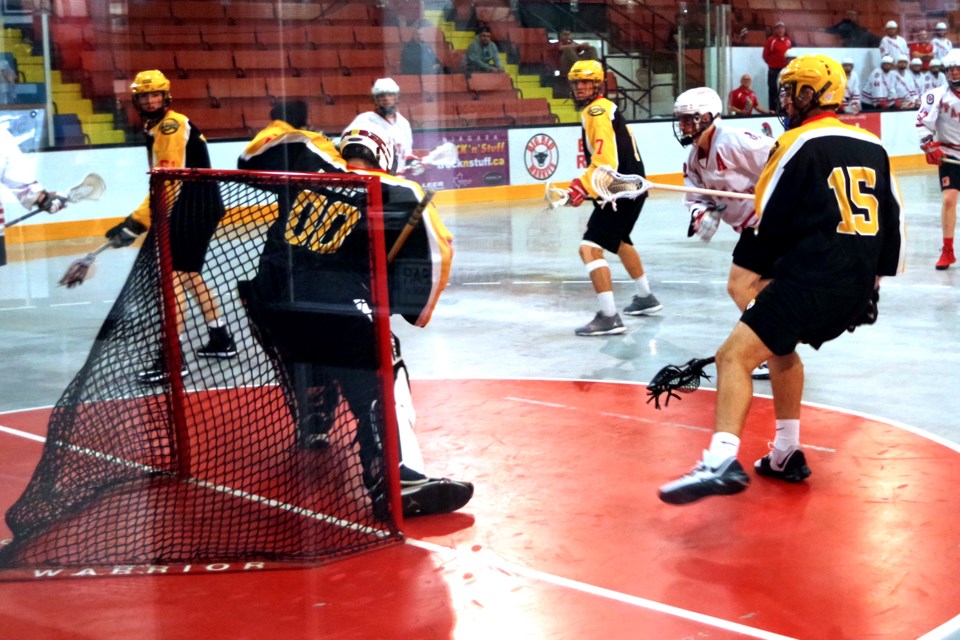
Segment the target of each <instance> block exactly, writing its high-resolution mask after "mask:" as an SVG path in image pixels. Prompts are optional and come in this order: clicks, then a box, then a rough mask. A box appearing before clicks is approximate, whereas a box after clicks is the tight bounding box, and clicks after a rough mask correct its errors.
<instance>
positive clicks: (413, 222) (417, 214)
mask: <svg viewBox="0 0 960 640" xmlns="http://www.w3.org/2000/svg"><path fill="white" fill-rule="evenodd" d="M436 193H437V192H436V191H434V190H432V189H427V190H426V191H425V192H424V194H423V200H421V201H420V204H418V205H417V206H416V208H415V209H414V210H413V213H411V214H410V218H408V219H407V224H406V225H404V227H403V229H402V230H401V231H400V235H399V236H397V239H396V240H395V241H394V242H393V246H392V247H390V251H389V253H387V264H390V263H392V262H393V261H394V260H395V259H396V257H397V254H398V253H400V249H402V248H403V244H404V243H405V242H406V241H407V238H409V237H410V234H411V233H413V230H414V229H416V228H417V225H418V224H420V218H422V217H423V212H424V211H426V209H427V205H428V204H430V201H431V200H433V196H434V195H436Z"/></svg>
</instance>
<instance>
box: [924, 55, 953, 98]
mask: <svg viewBox="0 0 960 640" xmlns="http://www.w3.org/2000/svg"><path fill="white" fill-rule="evenodd" d="M945 84H947V76H946V75H944V73H943V63H942V62H941V61H940V59H939V58H934V59H933V60H931V61H930V68H929V69H928V70H927V71H925V72H924V74H923V92H924V93H926V92H927V91H930V90H932V89H936V88H937V87H942V86H943V85H945Z"/></svg>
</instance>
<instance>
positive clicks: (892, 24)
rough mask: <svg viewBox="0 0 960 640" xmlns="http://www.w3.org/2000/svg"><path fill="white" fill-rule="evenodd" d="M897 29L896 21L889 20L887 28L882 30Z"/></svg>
mask: <svg viewBox="0 0 960 640" xmlns="http://www.w3.org/2000/svg"><path fill="white" fill-rule="evenodd" d="M897 28H899V27H898V25H897V21H896V20H891V21H890V22H888V23H887V26H886V27H884V29H897Z"/></svg>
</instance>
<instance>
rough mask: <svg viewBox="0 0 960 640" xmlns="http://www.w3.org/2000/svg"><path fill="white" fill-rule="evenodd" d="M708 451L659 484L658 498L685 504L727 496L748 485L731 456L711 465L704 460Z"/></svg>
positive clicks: (738, 463)
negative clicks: (689, 468) (678, 475)
mask: <svg viewBox="0 0 960 640" xmlns="http://www.w3.org/2000/svg"><path fill="white" fill-rule="evenodd" d="M708 457H709V456H708V453H707V452H706V451H704V452H703V458H704V460H701V461H700V462H698V463H697V466H695V467H694V468H693V470H692V471H691V472H690V473H688V474H687V475H685V476H683V477H681V478H677V479H676V480H674V481H673V482H668V483H667V484H665V485H663V486H662V487H660V494H659V495H660V499H661V500H663V501H664V502H666V503H667V504H687V503H689V502H693V501H694V500H699V499H700V498H706V497H707V496H729V495H733V494H735V493H740V492H741V491H743V490H744V489H746V488H747V487H748V486H750V476H748V475H747V473H746V471H744V470H743V467H742V466H741V465H740V462H738V461H737V459H736V458H735V457H730V458H727V459H726V460H724V461H723V462H721V463H719V464H718V465H717V466H711V465H710V464H708V463H707V462H705V460H706V459H707V458H708Z"/></svg>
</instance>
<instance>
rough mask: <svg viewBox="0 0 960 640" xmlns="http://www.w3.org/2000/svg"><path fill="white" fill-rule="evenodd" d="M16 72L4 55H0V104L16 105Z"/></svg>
mask: <svg viewBox="0 0 960 640" xmlns="http://www.w3.org/2000/svg"><path fill="white" fill-rule="evenodd" d="M16 102H17V72H16V70H15V69H14V68H13V67H12V66H11V65H10V61H9V60H7V57H6V56H5V55H0V104H16Z"/></svg>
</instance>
